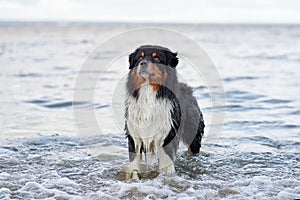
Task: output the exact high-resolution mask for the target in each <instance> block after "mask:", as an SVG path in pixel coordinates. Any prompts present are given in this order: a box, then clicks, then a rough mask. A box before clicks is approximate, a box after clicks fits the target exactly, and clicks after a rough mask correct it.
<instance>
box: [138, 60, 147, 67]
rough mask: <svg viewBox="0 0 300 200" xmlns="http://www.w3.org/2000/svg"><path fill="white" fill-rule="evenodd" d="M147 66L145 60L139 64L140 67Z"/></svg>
mask: <svg viewBox="0 0 300 200" xmlns="http://www.w3.org/2000/svg"><path fill="white" fill-rule="evenodd" d="M147 64H148V61H147V60H142V61H141V63H140V65H141V66H147Z"/></svg>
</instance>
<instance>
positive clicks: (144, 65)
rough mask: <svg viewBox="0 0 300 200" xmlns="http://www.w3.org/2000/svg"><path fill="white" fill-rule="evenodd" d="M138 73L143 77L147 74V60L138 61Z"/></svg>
mask: <svg viewBox="0 0 300 200" xmlns="http://www.w3.org/2000/svg"><path fill="white" fill-rule="evenodd" d="M139 74H140V76H143V77H145V78H146V77H148V76H149V69H148V61H147V60H145V59H144V60H142V61H141V62H140V70H139Z"/></svg>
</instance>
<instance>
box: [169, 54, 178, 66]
mask: <svg viewBox="0 0 300 200" xmlns="http://www.w3.org/2000/svg"><path fill="white" fill-rule="evenodd" d="M176 56H177V53H172V52H167V64H168V65H170V67H172V68H174V69H175V68H176V66H177V64H178V58H177V57H176Z"/></svg>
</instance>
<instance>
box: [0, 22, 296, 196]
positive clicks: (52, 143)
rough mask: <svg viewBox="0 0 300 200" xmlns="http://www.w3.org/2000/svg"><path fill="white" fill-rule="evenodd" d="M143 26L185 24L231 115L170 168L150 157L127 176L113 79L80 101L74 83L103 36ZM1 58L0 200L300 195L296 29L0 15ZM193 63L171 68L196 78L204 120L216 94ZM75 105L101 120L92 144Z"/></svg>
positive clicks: (112, 75) (123, 70)
mask: <svg viewBox="0 0 300 200" xmlns="http://www.w3.org/2000/svg"><path fill="white" fill-rule="evenodd" d="M145 26H159V27H162V28H164V27H167V28H170V29H173V30H176V31H180V32H181V33H183V34H185V35H187V36H188V37H190V38H192V39H193V40H194V41H195V42H196V43H198V44H199V45H201V46H202V47H203V48H204V49H205V51H206V52H207V54H208V55H209V56H210V58H211V59H212V60H213V62H214V63H215V65H216V68H217V70H218V72H219V74H220V76H221V78H222V80H223V85H224V91H225V94H226V105H225V111H226V112H225V121H224V125H223V129H222V132H221V133H219V134H218V135H217V137H214V138H212V137H210V135H209V132H206V134H205V136H204V139H203V142H202V148H201V153H200V156H199V157H190V156H189V155H188V153H187V150H186V148H185V147H184V146H181V147H180V149H179V151H178V156H177V161H176V165H175V168H176V173H175V174H171V175H168V174H159V173H158V171H157V169H156V168H155V164H154V167H153V168H150V169H145V171H146V172H145V175H144V177H143V178H142V180H141V181H137V182H132V181H128V180H124V174H122V170H123V169H124V167H125V166H126V165H127V164H128V162H129V161H128V152H127V140H126V138H125V135H124V131H123V130H122V128H123V127H122V126H118V124H117V123H115V121H114V119H113V117H114V116H113V115H112V112H111V110H112V105H111V91H110V88H107V89H103V90H101V97H99V98H96V100H95V102H96V103H95V102H76V101H75V100H74V99H73V91H74V85H75V82H76V78H77V75H78V72H79V70H80V68H81V66H82V63H83V62H84V60H85V59H86V58H88V56H89V55H90V53H91V52H92V51H93V49H95V48H96V47H97V45H98V44H99V43H101V42H103V41H105V40H106V39H108V38H109V37H110V36H111V35H113V34H117V33H121V32H124V31H127V30H130V29H132V28H136V27H145ZM145 41H147V38H145ZM117 46H118V44H116V47H117ZM172 50H173V49H172ZM174 51H179V50H176V49H174ZM191 51H192V50H191ZM107 53H108V54H109V53H111V52H107ZM120 63H122V64H121V66H120V69H119V70H112V71H109V70H108V71H106V72H105V73H104V76H105V79H103V81H104V82H105V84H106V85H107V86H108V87H109V86H110V83H112V82H115V81H117V80H118V77H122V76H126V74H127V69H128V63H127V57H126V56H125V57H124V58H123V60H122V59H121V61H120ZM0 67H1V68H0V69H1V71H0V82H1V84H0V87H1V90H0V97H1V98H0V101H1V103H0V108H1V109H0V126H1V132H0V199H84V198H85V199H297V198H298V199H299V198H300V178H299V177H300V159H299V158H300V156H299V155H300V154H299V152H300V124H299V121H300V97H299V94H300V79H299V72H300V26H296V25H221V24H220V25H170V24H168V25H163V24H157V25H155V24H154V25H145V24H131V25H126V24H96V23H95V24H93V23H82V24H80V23H1V24H0ZM188 69H189V68H188V67H187V66H182V65H181V66H178V73H179V74H180V75H181V76H182V77H184V79H185V80H186V82H187V83H189V84H190V85H191V86H193V87H194V94H195V96H196V98H197V100H198V103H199V104H200V106H201V110H202V112H203V114H204V119H205V120H206V123H207V124H206V125H207V127H209V126H210V120H209V119H208V116H210V114H211V112H212V107H211V105H210V103H209V102H210V101H211V94H210V92H209V90H208V89H207V87H205V85H203V83H202V82H201V81H200V80H199V79H197V77H195V76H192V75H191V73H189V70H188ZM86 73H91V76H94V77H99V74H97V71H94V72H86ZM92 89H94V88H87V90H92ZM72 104H73V105H75V106H77V107H78V108H80V109H82V110H90V109H94V110H95V115H96V117H97V119H98V120H99V121H100V123H101V125H102V132H103V133H102V134H100V135H98V136H97V138H95V139H94V140H93V141H92V142H90V143H89V146H87V144H86V143H85V142H84V140H82V136H81V135H80V134H78V131H77V129H76V123H75V121H74V116H73V108H74V107H73V106H72ZM206 130H207V129H206ZM95 134H96V135H97V133H95ZM92 148H94V149H96V150H97V154H95V153H93V152H95V151H93V149H92Z"/></svg>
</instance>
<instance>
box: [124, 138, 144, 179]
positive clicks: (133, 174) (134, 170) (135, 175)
mask: <svg viewBox="0 0 300 200" xmlns="http://www.w3.org/2000/svg"><path fill="white" fill-rule="evenodd" d="M140 148H141V147H139V145H135V142H134V140H133V138H132V137H131V135H128V152H129V160H130V163H129V165H128V168H127V170H126V179H132V180H139V179H141V171H140V163H141V152H140Z"/></svg>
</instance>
